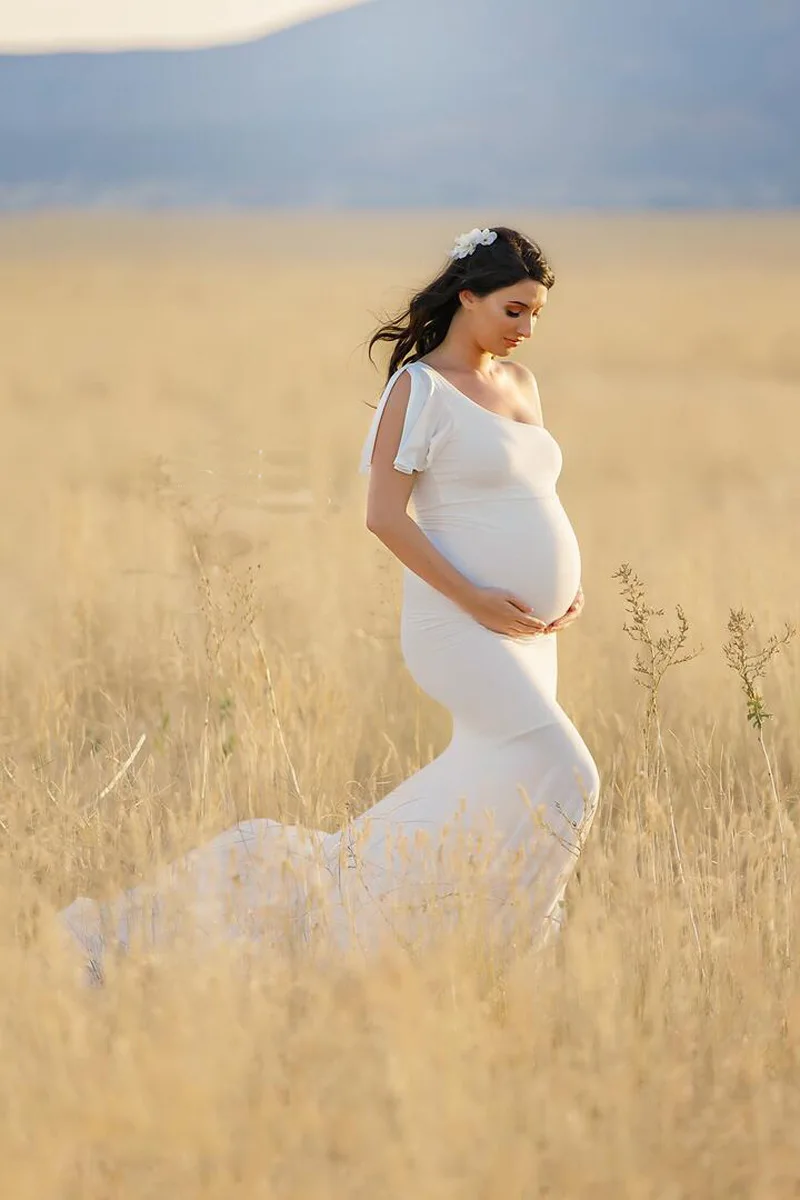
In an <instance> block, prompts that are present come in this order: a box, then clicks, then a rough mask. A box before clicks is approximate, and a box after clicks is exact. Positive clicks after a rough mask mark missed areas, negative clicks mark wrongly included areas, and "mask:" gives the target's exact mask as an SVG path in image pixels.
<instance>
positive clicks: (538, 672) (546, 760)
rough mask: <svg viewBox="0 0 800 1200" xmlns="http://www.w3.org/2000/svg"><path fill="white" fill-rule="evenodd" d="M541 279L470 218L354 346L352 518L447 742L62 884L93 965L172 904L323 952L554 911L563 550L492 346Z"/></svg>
mask: <svg viewBox="0 0 800 1200" xmlns="http://www.w3.org/2000/svg"><path fill="white" fill-rule="evenodd" d="M553 281H554V276H553V272H552V270H551V268H550V266H549V264H548V263H547V261H546V259H545V257H544V255H543V254H542V251H541V250H540V248H539V247H538V246H537V245H536V244H535V243H534V242H532V241H530V240H529V239H528V238H526V237H524V236H523V235H522V234H521V233H518V232H517V231H515V230H512V229H508V228H505V227H496V228H493V229H474V230H472V231H471V233H468V234H463V235H461V236H460V237H459V238H457V239H456V242H455V245H454V247H453V249H452V250H451V252H450V255H449V257H448V260H447V262H446V264H445V266H444V267H443V269H442V270H441V271H440V272H439V274H438V275H437V276H436V278H435V279H434V280H433V281H432V282H431V283H430V284H429V285H428V286H427V287H426V288H424V289H423V290H422V291H420V292H419V293H418V294H417V295H416V296H414V297H413V299H412V300H411V302H410V304H409V306H408V308H407V310H406V311H405V312H404V313H403V314H402V315H401V316H400V317H398V318H397V319H396V320H394V321H391V322H390V323H388V324H386V325H384V326H382V327H381V328H380V329H379V330H378V331H377V332H376V333H375V334H374V336H373V338H372V340H371V342H370V350H371V349H372V347H373V346H374V345H375V344H377V343H378V342H381V341H384V342H389V343H391V344H393V350H392V354H391V360H390V364H389V369H388V380H387V383H386V386H385V388H384V390H383V393H382V395H381V397H380V400H379V403H378V405H377V408H376V411H375V414H374V417H373V420H372V423H371V426H370V429H369V432H368V434H367V437H366V441H365V443H364V446H363V449H362V453H361V461H360V470H361V472H362V473H365V474H368V476H369V487H368V497H367V513H366V521H367V526H368V528H369V529H370V530H371V531H372V532H373V534H375V535H376V536H377V537H378V538H380V540H381V541H382V542H383V543H384V544H385V545H386V546H387V547H388V548H389V549H390V550H391V551H392V552H393V553H394V554H395V555H396V556H397V558H398V559H399V560H400V561H401V562H402V564H403V565H404V579H403V606H402V614H401V625H400V643H401V648H402V652H403V657H404V660H405V663H406V665H407V667H408V669H409V671H410V672H411V675H412V676H413V678H414V679H415V680H416V682H417V683H418V684H419V686H420V687H421V688H422V689H423V690H424V691H425V692H426V693H427V694H428V695H429V696H431V697H432V698H433V699H434V700H436V701H438V702H439V703H440V704H442V705H444V706H445V707H446V708H447V709H448V710H449V712H450V714H451V716H452V722H453V728H452V736H451V740H450V742H449V743H448V745H447V747H446V748H445V749H444V750H443V752H442V753H441V754H439V755H438V757H436V758H435V759H433V760H432V761H431V762H430V763H428V764H426V765H425V766H424V767H423V768H422V769H421V770H419V771H417V772H416V773H415V774H413V775H411V776H410V777H409V778H407V779H405V780H403V781H402V782H401V783H400V784H399V785H398V786H397V787H395V788H394V789H393V790H392V791H391V792H390V793H389V794H388V795H387V796H385V797H384V798H383V799H382V800H381V801H380V802H379V803H377V804H376V805H374V806H373V807H372V808H370V809H368V810H367V811H366V812H364V813H362V814H361V815H360V816H358V817H357V818H356V819H355V820H353V821H352V822H351V823H350V824H349V825H348V826H347V827H346V828H345V829H343V830H341V831H338V832H336V833H330V834H326V833H324V832H322V831H320V830H312V829H305V828H302V827H299V826H286V825H282V824H281V823H279V822H276V821H272V820H269V819H260V820H252V821H245V822H241V823H240V824H238V825H236V826H234V828H232V829H229V830H227V831H226V832H225V833H223V834H221V835H220V836H219V837H217V838H215V839H214V840H213V841H212V842H210V843H208V844H207V845H205V846H203V847H200V848H199V849H197V850H195V851H193V852H192V853H191V854H189V855H187V856H186V857H185V858H184V859H182V860H180V861H179V862H178V863H174V864H171V865H170V866H169V867H167V868H165V869H164V870H163V871H162V872H161V874H160V876H159V877H158V878H157V879H156V880H155V881H154V882H153V883H152V884H149V885H141V886H139V887H137V888H133V889H130V890H129V891H127V892H125V893H124V894H123V895H122V896H120V897H119V898H117V899H116V900H114V901H111V902H105V903H97V902H95V901H92V900H87V899H85V898H80V899H79V900H77V901H75V903H74V904H72V905H70V907H69V908H68V909H65V910H64V911H63V913H62V914H61V918H62V921H63V924H64V925H65V926H66V928H67V929H68V930H69V932H70V934H71V935H72V936H74V937H75V938H77V940H78V942H79V944H80V945H81V947H82V948H83V950H84V951H85V952H86V953H87V954H88V957H89V960H90V964H91V967H92V969H93V970H94V971H95V972H99V971H101V969H102V959H103V955H104V952H105V951H106V950H107V948H108V946H109V945H114V946H115V947H121V948H123V949H125V948H127V947H128V946H129V945H130V944H131V943H132V942H133V941H135V940H142V941H144V942H145V943H146V944H147V945H158V944H164V943H165V942H167V941H169V939H170V938H171V937H174V936H175V935H176V933H177V932H178V931H181V930H183V929H184V924H183V922H184V918H186V917H187V916H189V917H191V930H192V936H196V934H197V932H198V930H199V932H200V934H201V937H202V938H207V937H213V936H217V935H221V936H224V937H228V938H230V937H233V938H240V937H244V938H246V939H248V940H252V939H256V940H258V941H264V940H267V941H268V940H270V939H273V938H275V937H277V938H278V939H280V938H282V937H285V936H286V934H287V931H289V932H290V933H291V934H292V935H293V936H297V935H299V938H300V941H302V942H308V941H310V940H312V939H316V940H317V942H318V941H319V939H320V937H321V938H322V940H323V942H324V944H326V945H328V946H334V947H337V948H338V947H345V946H350V945H357V946H359V947H362V948H364V947H366V948H369V947H373V946H377V945H378V944H379V943H380V941H381V939H382V938H384V937H385V936H387V935H388V936H389V938H390V939H392V938H393V939H397V940H399V941H400V942H401V943H404V944H411V943H418V942H419V939H420V937H424V935H425V932H426V930H428V931H430V930H432V929H434V928H441V927H442V925H443V922H444V923H446V922H447V920H448V918H449V917H452V918H453V919H454V920H455V921H456V922H458V921H461V920H463V917H464V914H465V912H466V911H467V906H468V904H469V903H470V900H471V898H474V897H479V898H480V900H479V902H480V904H482V905H484V907H483V909H482V912H483V913H484V915H486V914H487V913H488V915H490V916H492V915H495V916H497V917H498V918H499V922H498V925H497V927H498V928H506V929H512V928H513V930H514V931H515V934H517V935H518V933H519V929H520V925H519V919H520V914H524V916H523V925H522V929H523V938H524V940H525V941H529V942H531V943H534V942H536V941H537V940H538V939H539V938H540V937H541V936H542V935H545V936H546V934H547V932H548V931H549V930H550V929H552V928H553V927H554V926H557V924H558V918H559V909H560V903H561V898H562V895H563V891H564V888H565V887H566V884H567V882H568V880H569V877H570V875H571V872H572V869H573V867H574V865H575V863H576V860H577V857H578V855H579V853H580V850H581V848H582V846H583V844H584V841H585V838H586V834H587V832H588V830H589V827H590V825H591V823H592V820H593V817H594V814H595V811H596V808H597V802H598V794H599V789H600V783H599V777H598V772H597V768H596V766H595V763H594V761H593V759H592V756H591V754H590V753H589V751H588V749H587V747H586V745H585V744H584V742H583V740H582V738H581V737H580V735H579V733H578V731H577V730H576V729H575V727H574V725H573V724H572V722H571V721H570V720H569V718H568V717H567V715H566V713H565V712H564V710H563V709H562V708H561V706H560V704H559V703H558V701H557V699H556V682H557V657H556V640H557V635H558V632H559V630H563V629H565V628H566V627H567V626H568V625H569V624H570V623H571V622H572V621H574V620H575V619H576V618H577V617H578V615H579V614H580V612H581V609H582V606H583V594H582V591H581V586H580V579H581V561H580V553H579V550H578V545H577V542H576V539H575V535H574V532H573V530H572V527H571V525H570V523H569V520H568V518H567V516H566V513H565V512H564V509H563V508H562V506H561V502H560V500H559V498H558V495H557V492H556V482H557V480H558V477H559V474H560V471H561V466H562V455H561V450H560V448H559V446H558V444H557V442H556V441H555V439H554V438H553V437H552V435H551V434H550V433H549V432H548V431H547V430H546V429H545V427H544V425H543V423H542V413H541V405H540V401H539V396H538V391H537V387H536V381H535V379H534V377H533V375H532V374H531V373H530V371H528V369H527V368H526V367H524V366H522V365H520V364H516V363H513V362H509V361H508V359H509V356H510V355H511V352H512V350H513V349H514V347H516V346H517V345H519V344H520V342H521V341H522V340H523V339H525V338H528V337H530V336H531V334H532V332H533V328H534V326H535V324H536V321H537V319H538V317H539V314H540V313H541V312H542V309H543V308H544V306H545V304H546V302H547V298H548V293H549V290H550V288H551V286H552V284H553ZM409 501H412V502H413V508H414V518H415V519H412V518H411V517H410V516H409V515H408V513H407V507H408V504H409ZM487 903H488V908H487V907H486V904H487ZM287 919H288V924H287Z"/></svg>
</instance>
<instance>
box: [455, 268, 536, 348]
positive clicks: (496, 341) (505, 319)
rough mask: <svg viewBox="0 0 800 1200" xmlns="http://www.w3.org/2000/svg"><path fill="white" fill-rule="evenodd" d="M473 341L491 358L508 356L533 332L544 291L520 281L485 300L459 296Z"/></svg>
mask: <svg viewBox="0 0 800 1200" xmlns="http://www.w3.org/2000/svg"><path fill="white" fill-rule="evenodd" d="M460 299H461V303H462V305H463V307H464V309H465V312H466V315H467V319H468V321H469V325H470V331H471V333H472V334H473V336H474V338H475V340H476V341H477V342H478V344H479V345H480V346H481V347H482V349H484V350H487V351H488V352H489V353H490V354H494V355H496V356H497V357H500V356H501V355H503V356H504V355H508V354H510V353H511V352H512V350H514V349H515V347H516V346H518V345H519V344H520V343H521V342H522V341H523V340H524V339H525V338H529V337H530V336H531V334H532V333H533V331H534V329H535V328H536V321H537V320H538V317H539V314H540V312H541V311H542V309H543V308H544V306H545V304H546V303H547V288H546V287H545V286H544V284H543V283H537V282H535V280H533V279H523V280H521V281H520V282H519V283H515V284H513V285H512V286H511V287H507V288H500V289H499V290H498V291H496V292H490V293H489V295H488V296H476V295H475V293H474V292H470V291H463V292H461V294H460Z"/></svg>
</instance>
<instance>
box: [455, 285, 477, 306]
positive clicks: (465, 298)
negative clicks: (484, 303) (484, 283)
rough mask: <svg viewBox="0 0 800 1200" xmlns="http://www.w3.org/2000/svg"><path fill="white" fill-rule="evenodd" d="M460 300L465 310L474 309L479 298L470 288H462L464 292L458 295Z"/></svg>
mask: <svg viewBox="0 0 800 1200" xmlns="http://www.w3.org/2000/svg"><path fill="white" fill-rule="evenodd" d="M458 298H459V300H460V301H461V303H462V305H463V307H464V308H472V306H473V304H474V303H475V301H476V300H477V298H478V297H477V296H476V295H475V293H474V292H471V291H470V290H469V288H462V290H461V291H460V292H459V293H458Z"/></svg>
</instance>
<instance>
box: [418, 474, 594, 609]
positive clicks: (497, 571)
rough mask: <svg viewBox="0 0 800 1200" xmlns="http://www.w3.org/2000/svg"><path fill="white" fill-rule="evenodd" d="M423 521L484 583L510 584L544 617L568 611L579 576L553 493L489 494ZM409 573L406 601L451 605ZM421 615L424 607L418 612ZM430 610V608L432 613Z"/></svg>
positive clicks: (455, 560)
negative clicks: (463, 506) (500, 496)
mask: <svg viewBox="0 0 800 1200" xmlns="http://www.w3.org/2000/svg"><path fill="white" fill-rule="evenodd" d="M417 519H418V520H419V523H420V526H421V528H422V529H423V531H424V532H425V534H426V535H427V536H428V537H429V538H430V540H431V542H433V544H434V545H435V546H436V548H437V549H438V550H440V551H441V553H442V554H443V555H444V556H445V557H446V558H447V559H448V561H450V562H451V563H452V564H453V566H454V567H455V568H456V569H457V570H458V571H460V572H461V573H462V575H465V576H466V577H467V578H468V579H470V580H471V581H472V582H473V583H475V584H478V585H479V586H481V587H497V588H507V589H508V590H509V591H512V592H514V593H515V594H516V595H518V596H519V597H520V599H521V600H523V601H524V602H525V603H526V604H529V605H530V607H531V608H532V609H533V613H534V616H537V617H539V619H540V620H542V621H545V622H547V623H549V622H550V621H554V620H555V619H556V618H557V617H561V616H563V615H564V613H565V612H566V611H567V609H568V608H569V606H570V605H571V604H572V601H573V600H574V599H575V595H576V593H577V590H578V586H579V585H580V581H581V556H580V549H579V547H578V540H577V538H576V536H575V531H574V530H573V528H572V525H571V524H570V521H569V518H568V516H567V514H566V512H565V511H564V508H563V505H562V504H561V501H560V499H559V497H558V496H557V495H556V494H553V495H546V496H529V497H518V496H516V497H513V498H508V499H503V498H499V499H496V500H491V501H490V500H487V499H485V498H482V499H481V500H476V501H475V502H474V503H473V504H470V505H469V507H468V509H467V510H465V509H464V508H462V507H461V506H459V508H458V509H457V510H451V511H450V512H449V513H448V514H447V515H446V516H445V515H444V514H440V513H438V512H437V514H436V516H435V518H429V519H427V520H426V518H425V515H424V514H423V515H421V516H418V518H417ZM411 574H412V573H410V572H407V573H406V587H405V595H404V603H405V606H406V608H407V609H408V610H409V613H408V615H412V614H413V612H414V610H418V611H419V610H426V609H427V610H428V611H430V609H431V606H433V608H434V609H436V610H438V609H439V608H440V607H442V602H443V603H444V606H448V607H455V606H453V602H452V601H450V600H447V598H446V597H445V596H443V595H442V594H441V593H440V592H438V591H436V589H434V588H432V587H431V586H430V585H429V584H426V583H425V582H424V580H422V579H420V578H419V576H416V575H414V576H413V578H409V575H411ZM420 615H422V611H420ZM431 615H432V614H431Z"/></svg>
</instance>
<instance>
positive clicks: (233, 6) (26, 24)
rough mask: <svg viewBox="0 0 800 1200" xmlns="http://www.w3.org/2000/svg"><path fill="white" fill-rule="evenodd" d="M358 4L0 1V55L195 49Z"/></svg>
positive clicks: (349, 0) (311, 0)
mask: <svg viewBox="0 0 800 1200" xmlns="http://www.w3.org/2000/svg"><path fill="white" fill-rule="evenodd" d="M360 2H363V0H0V51H2V50H6V51H9V50H11V51H15V50H19V51H25V50H49V49H58V48H59V47H64V48H74V47H80V46H85V47H90V48H91V47H114V46H158V45H179V44H188V45H197V44H203V43H208V42H217V41H231V40H235V39H237V38H241V37H246V36H248V35H251V34H255V33H258V32H261V31H264V32H266V31H267V30H269V29H277V28H279V27H280V26H282V25H292V24H293V23H294V22H295V21H301V20H303V19H304V18H305V17H310V16H315V15H316V14H317V13H322V12H326V11H327V10H329V9H334V8H347V7H349V6H350V5H351V4H354V3H360Z"/></svg>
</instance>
